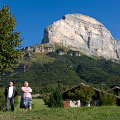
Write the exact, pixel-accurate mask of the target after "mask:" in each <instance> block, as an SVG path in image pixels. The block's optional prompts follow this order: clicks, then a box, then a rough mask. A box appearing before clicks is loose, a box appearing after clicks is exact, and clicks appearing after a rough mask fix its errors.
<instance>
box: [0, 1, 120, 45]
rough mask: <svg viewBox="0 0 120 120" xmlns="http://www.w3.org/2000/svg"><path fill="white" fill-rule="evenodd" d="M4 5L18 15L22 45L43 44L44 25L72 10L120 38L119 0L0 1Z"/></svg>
mask: <svg viewBox="0 0 120 120" xmlns="http://www.w3.org/2000/svg"><path fill="white" fill-rule="evenodd" d="M4 4H5V5H8V6H10V11H12V12H13V15H15V17H16V22H17V23H18V25H17V27H16V30H18V31H21V36H22V37H24V41H23V43H22V47H25V46H32V45H35V44H40V43H41V41H42V38H43V33H44V29H45V27H47V26H48V25H50V24H52V23H53V22H54V21H57V20H59V19H61V18H62V16H63V15H65V14H71V13H80V14H84V15H88V16H91V17H93V18H95V19H97V20H98V21H100V22H102V23H103V24H104V25H105V27H107V28H108V30H109V31H110V32H111V33H112V35H113V37H114V39H120V0H0V9H1V7H2V6H3V5H4Z"/></svg>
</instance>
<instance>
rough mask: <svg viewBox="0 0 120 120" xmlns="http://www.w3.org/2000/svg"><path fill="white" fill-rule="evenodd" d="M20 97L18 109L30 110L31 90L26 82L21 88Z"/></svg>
mask: <svg viewBox="0 0 120 120" xmlns="http://www.w3.org/2000/svg"><path fill="white" fill-rule="evenodd" d="M21 91H22V95H21V103H20V108H25V109H27V108H29V110H31V109H32V95H31V92H32V89H31V88H30V87H28V82H27V81H25V82H24V87H22V88H21Z"/></svg>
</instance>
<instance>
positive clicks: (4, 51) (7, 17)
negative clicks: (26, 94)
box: [0, 6, 22, 73]
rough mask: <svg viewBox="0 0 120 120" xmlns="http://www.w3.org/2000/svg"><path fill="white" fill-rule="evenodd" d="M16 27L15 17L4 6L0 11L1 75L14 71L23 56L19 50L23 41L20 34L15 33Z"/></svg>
mask: <svg viewBox="0 0 120 120" xmlns="http://www.w3.org/2000/svg"><path fill="white" fill-rule="evenodd" d="M15 27H16V19H15V17H14V16H13V15H12V12H10V11H9V7H7V6H3V7H2V9H1V10H0V73H3V72H4V71H12V70H13V68H14V67H15V65H16V64H15V63H18V61H19V59H20V58H21V55H22V52H21V51H20V50H19V49H17V48H19V47H20V44H21V42H22V39H21V38H20V32H15Z"/></svg>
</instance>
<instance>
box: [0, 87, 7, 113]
mask: <svg viewBox="0 0 120 120" xmlns="http://www.w3.org/2000/svg"><path fill="white" fill-rule="evenodd" d="M4 91H5V90H4V89H0V111H4V110H5V108H6V103H5V97H4Z"/></svg>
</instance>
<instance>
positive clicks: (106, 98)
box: [99, 93, 117, 105]
mask: <svg viewBox="0 0 120 120" xmlns="http://www.w3.org/2000/svg"><path fill="white" fill-rule="evenodd" d="M116 103H117V100H116V97H115V96H114V95H112V94H107V93H101V94H100V101H99V105H116Z"/></svg>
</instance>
